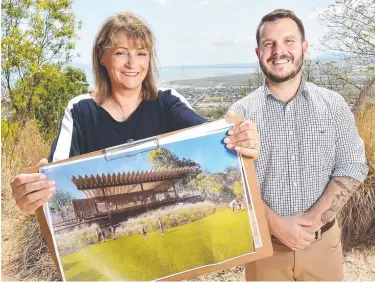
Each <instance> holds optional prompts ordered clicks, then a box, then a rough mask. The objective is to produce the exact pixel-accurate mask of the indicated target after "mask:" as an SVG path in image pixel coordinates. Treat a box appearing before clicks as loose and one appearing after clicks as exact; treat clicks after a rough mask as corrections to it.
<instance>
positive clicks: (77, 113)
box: [48, 88, 206, 162]
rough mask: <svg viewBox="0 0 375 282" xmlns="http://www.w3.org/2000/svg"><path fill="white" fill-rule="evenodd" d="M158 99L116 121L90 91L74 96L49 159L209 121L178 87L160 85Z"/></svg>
mask: <svg viewBox="0 0 375 282" xmlns="http://www.w3.org/2000/svg"><path fill="white" fill-rule="evenodd" d="M159 89H160V90H159V93H158V98H157V99H156V100H155V101H146V100H143V101H142V102H141V103H140V104H139V106H138V107H137V109H136V110H135V111H134V112H133V113H132V114H131V116H130V117H129V118H128V119H127V120H126V121H124V122H119V121H116V120H115V119H113V118H112V116H111V115H110V114H109V113H108V112H107V111H106V110H105V109H104V108H102V107H101V106H100V105H98V104H97V103H96V102H95V101H94V99H93V97H92V96H91V95H90V94H84V95H80V96H77V97H75V98H73V99H72V100H71V101H70V102H69V103H68V106H67V108H66V110H65V114H64V117H63V119H62V121H61V126H60V130H59V134H58V136H57V138H56V140H55V141H54V142H53V144H52V147H51V153H50V155H49V157H48V161H49V162H52V161H58V160H63V159H66V158H69V157H74V156H78V155H81V154H86V153H90V152H94V151H97V150H101V149H105V148H108V147H112V146H116V145H119V144H123V143H126V142H127V141H129V140H130V139H132V140H134V141H136V140H141V139H144V138H147V137H152V136H156V135H159V134H163V133H167V132H172V131H175V130H179V129H183V128H187V127H190V126H194V125H199V124H202V123H204V122H206V120H205V119H204V118H202V117H201V116H199V115H198V114H197V113H196V112H195V111H194V110H193V108H192V107H191V106H190V104H189V102H188V101H187V100H186V99H185V98H184V97H183V96H182V95H180V94H179V93H178V92H177V91H176V90H174V89H165V88H159Z"/></svg>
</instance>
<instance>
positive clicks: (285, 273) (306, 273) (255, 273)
mask: <svg viewBox="0 0 375 282" xmlns="http://www.w3.org/2000/svg"><path fill="white" fill-rule="evenodd" d="M272 245H273V250H274V254H273V256H271V257H268V258H265V259H261V260H258V261H255V262H252V263H248V264H246V265H245V277H246V280H247V281H259V280H289V281H297V280H331V281H332V280H333V281H337V280H342V279H343V264H342V247H341V232H340V228H339V226H338V224H337V220H336V223H335V224H334V225H333V226H332V227H331V228H330V229H329V230H328V231H326V232H325V233H323V234H322V235H321V238H318V239H317V240H316V241H315V242H313V243H312V244H311V245H309V246H308V247H307V248H306V249H304V250H302V251H292V250H291V249H289V248H288V247H286V246H285V245H283V244H282V243H281V242H280V241H279V240H277V239H274V240H272Z"/></svg>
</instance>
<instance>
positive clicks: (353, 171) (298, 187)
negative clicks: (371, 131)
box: [230, 80, 368, 216]
mask: <svg viewBox="0 0 375 282" xmlns="http://www.w3.org/2000/svg"><path fill="white" fill-rule="evenodd" d="M230 111H232V112H234V113H236V114H238V115H241V116H243V117H245V119H246V120H250V121H253V122H255V123H256V125H257V129H258V132H259V134H260V137H261V143H260V154H259V156H258V159H257V160H256V161H255V168H256V171H257V176H258V180H259V185H260V189H261V194H262V198H263V200H264V201H265V203H266V204H268V205H269V207H270V208H272V210H274V211H275V212H276V213H277V214H279V215H281V216H288V215H292V214H295V213H297V212H306V211H307V210H308V209H309V208H310V207H311V206H312V205H313V204H314V203H315V202H316V201H317V200H318V199H319V198H320V196H321V195H322V194H323V192H324V190H325V188H326V186H327V184H328V182H329V181H330V179H331V178H332V177H334V176H346V177H351V178H353V179H355V180H357V181H360V182H363V181H364V179H365V178H366V176H367V173H368V167H367V165H366V158H365V147H364V143H363V141H362V139H361V138H360V136H359V134H358V130H357V127H356V124H355V120H354V117H353V114H352V112H351V111H350V108H349V106H348V105H347V103H346V102H345V100H344V98H343V97H342V96H341V95H339V94H337V93H336V92H333V91H330V90H328V89H325V88H321V87H318V86H316V85H314V84H312V83H307V82H305V81H304V80H302V82H301V85H300V87H299V89H298V92H297V94H296V96H295V97H294V98H293V99H292V100H291V101H290V102H289V103H284V102H282V101H280V100H279V99H277V98H276V97H275V96H274V95H273V94H272V93H271V92H270V90H269V89H268V87H267V86H266V85H264V86H262V87H260V88H258V89H257V90H255V91H254V92H252V93H250V94H249V95H248V96H247V97H245V98H243V99H241V100H239V101H237V102H236V103H235V104H233V105H232V106H231V108H230Z"/></svg>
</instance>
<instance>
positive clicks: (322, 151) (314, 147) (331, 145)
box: [304, 114, 335, 181]
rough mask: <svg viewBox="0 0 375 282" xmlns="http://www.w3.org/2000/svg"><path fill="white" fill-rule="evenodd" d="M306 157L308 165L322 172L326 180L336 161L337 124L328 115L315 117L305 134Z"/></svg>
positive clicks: (321, 174)
mask: <svg viewBox="0 0 375 282" xmlns="http://www.w3.org/2000/svg"><path fill="white" fill-rule="evenodd" d="M304 140H305V144H306V146H304V147H305V153H304V154H305V158H306V159H307V160H308V161H307V163H308V166H310V167H312V168H314V170H315V171H316V172H320V176H321V177H323V179H322V181H326V180H327V179H328V178H329V176H330V174H331V171H332V170H333V167H334V163H335V125H334V123H333V120H332V119H330V118H329V116H327V115H324V114H323V115H321V116H320V117H319V118H316V119H314V120H313V121H312V122H311V124H310V126H309V127H308V129H307V132H306V135H305V138H304Z"/></svg>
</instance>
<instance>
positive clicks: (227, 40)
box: [202, 32, 254, 47]
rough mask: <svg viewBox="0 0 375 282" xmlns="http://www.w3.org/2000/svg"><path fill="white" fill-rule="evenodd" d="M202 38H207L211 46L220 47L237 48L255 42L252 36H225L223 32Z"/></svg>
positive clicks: (204, 34)
mask: <svg viewBox="0 0 375 282" xmlns="http://www.w3.org/2000/svg"><path fill="white" fill-rule="evenodd" d="M202 36H203V37H204V38H207V39H208V40H209V41H210V42H211V44H213V45H215V46H218V47H228V46H237V45H240V44H244V43H245V44H249V42H250V41H252V40H254V37H252V36H244V35H233V34H223V33H221V32H215V33H203V34H202Z"/></svg>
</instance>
